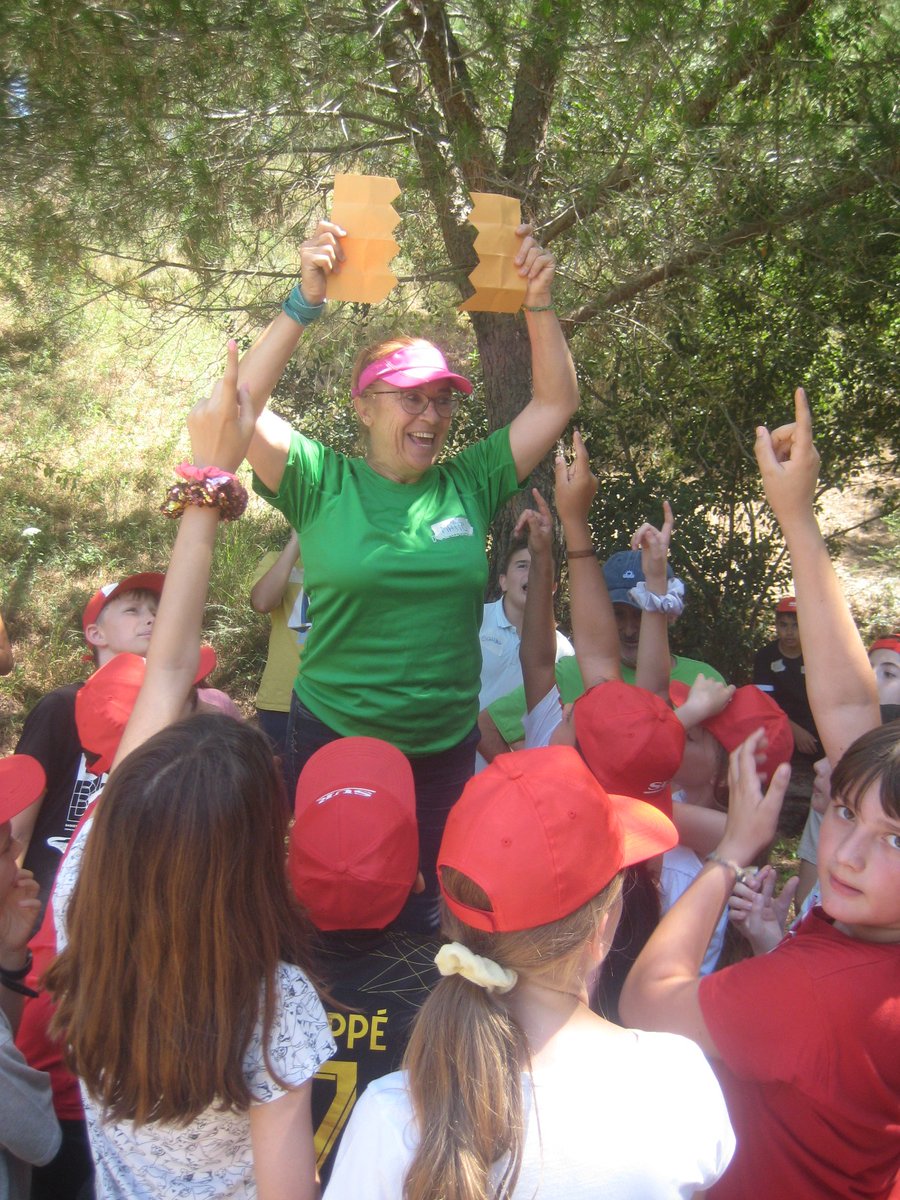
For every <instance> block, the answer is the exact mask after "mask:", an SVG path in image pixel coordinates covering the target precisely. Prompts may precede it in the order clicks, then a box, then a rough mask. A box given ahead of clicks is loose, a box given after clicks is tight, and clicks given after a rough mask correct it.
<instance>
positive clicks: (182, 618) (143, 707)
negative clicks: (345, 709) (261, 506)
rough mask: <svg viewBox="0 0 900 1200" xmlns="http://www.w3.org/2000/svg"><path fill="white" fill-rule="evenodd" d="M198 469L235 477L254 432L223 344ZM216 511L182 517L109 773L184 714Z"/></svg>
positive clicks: (193, 422) (189, 511)
mask: <svg viewBox="0 0 900 1200" xmlns="http://www.w3.org/2000/svg"><path fill="white" fill-rule="evenodd" d="M188 428H189V430H190V434H191V445H192V449H193V462H194V466H197V467H210V466H215V467H219V468H221V469H222V470H224V471H231V472H233V471H235V470H237V468H238V466H239V465H240V463H241V462H242V460H243V458H244V453H245V451H246V449H247V445H248V443H249V441H250V437H251V435H252V432H253V410H252V407H251V405H250V401H249V398H248V396H247V394H246V393H245V392H244V391H243V389H241V392H240V394H239V393H238V390H237V345H236V344H235V343H234V342H229V343H228V363H227V366H226V368H225V375H224V377H223V379H222V382H221V384H217V385H216V387H215V388H214V389H213V392H212V395H211V396H210V397H209V399H208V400H201V401H200V402H199V403H198V404H196V405H195V406H194V408H193V410H192V412H191V414H190V416H189V417H188ZM218 525H219V510H218V508H208V507H199V506H196V505H188V506H187V508H186V509H185V511H184V514H183V515H182V517H181V520H180V523H179V528H178V536H177V537H176V539H175V545H174V547H173V549H172V558H171V560H170V563H169V569H168V571H167V572H166V582H165V586H164V587H163V593H162V596H161V597H160V601H159V610H158V612H157V614H156V622H155V623H154V626H153V636H152V638H151V639H150V648H149V650H148V652H147V670H146V674H145V676H144V682H143V685H142V687H141V690H140V692H139V693H138V698H137V700H136V701H135V705H134V710H133V712H132V714H131V717H130V718H129V721H128V724H127V725H126V726H125V732H124V733H123V734H122V741H121V742H120V744H119V749H118V751H117V753H116V757H115V759H114V760H113V766H112V769H115V767H116V766H117V764H118V763H119V762H121V760H122V759H123V758H125V756H126V755H127V754H130V753H131V751H132V750H134V749H136V748H137V747H138V746H140V745H141V744H142V743H143V742H145V741H146V740H147V739H148V738H149V737H152V736H153V734H155V733H157V732H158V731H159V730H160V729H164V728H165V727H166V726H167V725H170V724H171V723H172V722H173V721H177V720H178V718H179V717H181V716H182V715H183V714H184V709H185V705H186V703H187V700H188V697H189V695H190V691H191V688H192V686H193V682H194V675H195V673H196V671H197V664H198V662H199V657H200V631H201V626H202V622H203V609H204V606H205V604H206V592H207V588H208V586H209V571H210V566H211V565H212V553H213V546H214V545H215V541H216V531H217V529H218Z"/></svg>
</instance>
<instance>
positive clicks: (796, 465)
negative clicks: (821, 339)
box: [754, 388, 819, 527]
mask: <svg viewBox="0 0 900 1200" xmlns="http://www.w3.org/2000/svg"><path fill="white" fill-rule="evenodd" d="M754 451H755V453H756V461H757V463H758V464H759V473H760V475H761V476H762V482H763V488H764V489H765V493H766V499H767V500H768V501H769V504H770V505H771V508H772V512H774V514H775V516H776V517H777V519H778V523H779V524H780V525H781V526H782V527H783V526H784V524H785V521H788V522H790V520H791V518H792V517H798V516H806V515H810V516H811V515H812V514H813V499H814V497H815V493H816V483H817V481H818V478H819V454H818V451H817V450H816V448H815V446H814V444H813V438H812V416H811V415H810V411H809V404H808V402H807V399H806V392H805V391H804V390H803V388H797V390H796V392H795V393H794V420H793V422H792V423H791V424H790V425H781V426H779V428H778V429H776V430H774V432H772V433H769V431H768V429H766V427H765V426H764V425H761V426H759V428H758V429H757V431H756V445H755V446H754Z"/></svg>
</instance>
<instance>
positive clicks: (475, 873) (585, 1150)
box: [326, 746, 733, 1200]
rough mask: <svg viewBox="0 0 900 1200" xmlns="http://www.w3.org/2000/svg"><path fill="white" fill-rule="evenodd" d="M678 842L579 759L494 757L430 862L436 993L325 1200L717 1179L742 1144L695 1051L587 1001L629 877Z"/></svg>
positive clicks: (632, 1190) (476, 1196) (615, 1189)
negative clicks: (437, 922)
mask: <svg viewBox="0 0 900 1200" xmlns="http://www.w3.org/2000/svg"><path fill="white" fill-rule="evenodd" d="M676 837H677V834H676V832H675V829H674V827H673V826H672V824H671V822H670V821H669V820H668V819H667V818H666V817H664V816H663V815H662V814H661V813H660V812H659V810H658V809H656V808H653V807H652V806H651V805H648V804H645V803H643V802H642V801H639V800H632V799H626V798H625V797H621V796H610V795H609V794H608V793H607V792H606V791H605V790H604V789H603V788H602V787H601V786H600V784H599V783H598V782H597V780H596V779H595V778H594V776H593V775H592V774H591V772H590V771H589V770H588V769H587V767H586V766H585V764H584V762H583V761H582V759H581V758H580V756H579V755H578V754H577V753H576V752H575V750H573V749H572V748H571V747H563V746H558V747H550V748H547V749H540V750H523V751H520V752H518V753H516V754H505V755H500V756H498V757H497V758H495V759H494V761H493V762H492V763H491V764H490V765H489V766H488V767H487V769H486V770H485V771H483V772H482V773H481V774H480V775H478V776H476V777H475V778H474V779H473V780H471V781H470V783H469V784H468V785H467V787H466V789H465V791H464V792H463V795H462V797H461V798H460V800H459V801H458V803H457V804H456V806H455V807H454V809H453V810H452V812H451V814H450V817H449V819H448V822H447V827H446V830H445V832H444V838H443V841H442V843H441V848H440V853H439V855H438V872H439V878H440V884H441V894H442V901H443V903H442V913H443V918H442V931H443V933H444V935H445V937H446V938H447V941H448V944H447V945H445V946H443V947H442V949H441V951H440V953H439V954H438V957H437V964H438V968H439V970H440V972H441V975H442V976H443V978H442V979H441V981H440V982H439V983H438V985H437V987H436V988H435V990H434V992H433V993H432V995H431V996H430V997H429V999H428V1000H426V1002H425V1004H424V1005H423V1007H422V1010H421V1012H420V1013H419V1016H418V1018H417V1020H416V1023H415V1025H414V1028H413V1032H412V1035H411V1038H410V1044H409V1048H408V1050H407V1054H406V1058H405V1061H404V1066H405V1069H404V1070H403V1071H402V1072H400V1073H396V1074H394V1075H388V1076H387V1077H386V1078H384V1079H381V1080H378V1081H377V1082H376V1083H374V1084H372V1085H370V1087H369V1088H368V1089H367V1091H366V1093H365V1094H364V1096H363V1097H362V1099H361V1100H360V1101H359V1102H358V1103H357V1106H356V1109H355V1110H354V1114H353V1117H352V1118H351V1121H350V1124H349V1126H348V1129H347V1132H346V1134H345V1136H344V1140H343V1143H342V1145H341V1149H340V1151H339V1153H338V1159H337V1163H336V1164H335V1168H334V1172H333V1174H332V1177H331V1183H330V1185H329V1187H328V1189H327V1191H326V1200H345V1198H346V1200H351V1198H352V1200H396V1197H398V1196H401V1195H402V1196H404V1197H406V1198H407V1200H424V1198H425V1197H434V1196H453V1197H454V1200H483V1197H485V1196H487V1195H503V1196H510V1197H515V1198H516V1200H518V1198H520V1197H521V1198H522V1200H524V1198H525V1197H541V1196H567V1197H568V1196H578V1195H602V1196H604V1197H611V1198H613V1200H615V1198H624V1197H629V1198H634V1200H637V1198H638V1197H639V1198H640V1200H661V1198H663V1197H672V1198H674V1197H681V1196H685V1195H692V1194H693V1193H694V1191H695V1190H697V1189H703V1188H705V1187H707V1186H708V1185H709V1184H710V1183H711V1182H712V1181H713V1180H715V1179H717V1178H718V1177H719V1175H721V1173H722V1171H723V1170H724V1169H725V1166H726V1165H727V1162H728V1160H729V1158H730V1156H731V1153H732V1151H733V1142H732V1137H731V1130H730V1126H729V1122H728V1117H727V1113H726V1111H725V1108H724V1104H723V1102H722V1097H721V1095H720V1093H719V1090H718V1088H717V1086H716V1084H715V1082H714V1079H713V1076H712V1072H711V1071H710V1069H709V1067H708V1066H707V1064H706V1062H705V1061H704V1059H703V1057H702V1055H701V1054H699V1053H698V1052H697V1051H696V1050H695V1049H694V1048H693V1047H691V1046H690V1044H689V1043H688V1042H687V1041H686V1040H685V1039H681V1038H665V1039H660V1038H657V1037H651V1038H649V1039H648V1038H647V1036H646V1035H644V1034H637V1033H635V1032H634V1031H633V1030H623V1029H620V1028H618V1027H617V1026H615V1025H612V1024H610V1023H609V1022H608V1021H606V1020H604V1019H603V1018H602V1017H600V1016H597V1015H596V1014H595V1013H593V1012H591V1010H590V1008H589V1006H588V989H589V987H590V980H591V977H592V976H593V975H594V974H595V972H596V971H597V969H598V967H599V965H600V963H601V962H602V960H603V957H604V955H605V954H606V951H607V949H608V947H609V944H610V941H611V939H612V936H613V932H614V929H615V925H616V921H617V919H618V911H619V905H620V896H621V886H622V872H623V870H624V868H625V867H627V866H628V865H630V864H633V863H637V862H641V861H643V860H645V859H646V858H647V857H649V856H651V855H655V854H659V853H661V852H662V851H663V850H665V849H666V848H667V847H669V846H671V845H673V844H674V842H675V840H676ZM598 1081H599V1082H600V1084H601V1086H598Z"/></svg>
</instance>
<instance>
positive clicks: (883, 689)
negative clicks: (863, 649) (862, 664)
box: [869, 650, 900, 704]
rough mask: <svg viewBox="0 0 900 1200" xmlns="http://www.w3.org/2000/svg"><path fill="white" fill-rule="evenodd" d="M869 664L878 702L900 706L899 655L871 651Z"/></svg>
mask: <svg viewBox="0 0 900 1200" xmlns="http://www.w3.org/2000/svg"><path fill="white" fill-rule="evenodd" d="M869 662H870V663H871V664H872V670H873V671H874V672H875V683H876V684H877V686H878V699H879V701H880V702H881V703H882V704H900V654H898V653H897V651H896V650H873V651H872V652H871V654H870V655H869Z"/></svg>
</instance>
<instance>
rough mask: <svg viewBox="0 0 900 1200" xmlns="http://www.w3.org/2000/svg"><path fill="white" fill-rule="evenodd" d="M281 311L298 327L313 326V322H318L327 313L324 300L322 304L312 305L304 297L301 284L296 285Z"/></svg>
mask: <svg viewBox="0 0 900 1200" xmlns="http://www.w3.org/2000/svg"><path fill="white" fill-rule="evenodd" d="M281 311H282V312H283V313H286V314H287V316H289V317H290V318H291V320H292V321H296V322H297V324H298V325H311V324H312V323H313V321H318V319H319V317H321V315H322V313H323V312H324V311H325V301H324V300H323V301H322V303H321V304H310V303H309V301H308V300H307V299H306V297H305V296H304V295H303V289H302V288H301V287H300V284H299V283H295V284H294V286H293V287H292V288H291V292H290V295H289V296H288V298H287V300H285V302H284V304H282V306H281Z"/></svg>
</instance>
